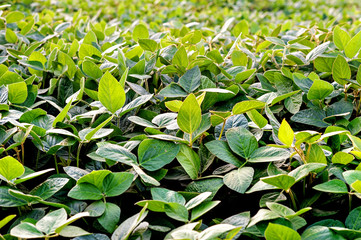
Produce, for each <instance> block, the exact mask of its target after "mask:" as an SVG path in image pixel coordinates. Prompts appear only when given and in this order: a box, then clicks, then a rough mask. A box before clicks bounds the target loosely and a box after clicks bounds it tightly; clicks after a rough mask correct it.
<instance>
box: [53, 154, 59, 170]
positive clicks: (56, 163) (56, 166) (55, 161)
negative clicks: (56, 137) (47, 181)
mask: <svg viewBox="0 0 361 240" xmlns="http://www.w3.org/2000/svg"><path fill="white" fill-rule="evenodd" d="M54 163H55V169H56V173H57V174H59V168H58V161H57V160H56V154H54Z"/></svg>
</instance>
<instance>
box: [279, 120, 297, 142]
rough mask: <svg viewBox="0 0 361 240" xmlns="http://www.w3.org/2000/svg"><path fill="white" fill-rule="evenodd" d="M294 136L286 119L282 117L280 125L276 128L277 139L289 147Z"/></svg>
mask: <svg viewBox="0 0 361 240" xmlns="http://www.w3.org/2000/svg"><path fill="white" fill-rule="evenodd" d="M294 138H295V133H294V132H293V130H292V128H291V126H290V125H289V124H288V122H287V121H286V119H283V121H282V123H281V126H280V128H279V129H278V139H279V140H280V141H281V142H282V143H283V144H284V145H286V146H288V147H291V146H292V145H293V140H294Z"/></svg>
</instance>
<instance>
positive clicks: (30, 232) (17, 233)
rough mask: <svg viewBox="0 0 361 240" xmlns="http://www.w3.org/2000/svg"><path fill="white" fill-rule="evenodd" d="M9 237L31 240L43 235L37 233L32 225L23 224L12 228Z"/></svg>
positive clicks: (39, 232)
mask: <svg viewBox="0 0 361 240" xmlns="http://www.w3.org/2000/svg"><path fill="white" fill-rule="evenodd" d="M10 235H11V236H14V237H18V238H25V239H32V238H42V237H44V236H45V235H44V234H43V233H42V232H41V231H39V230H38V229H37V228H36V227H35V225H34V224H31V223H28V222H24V223H20V224H19V225H17V226H15V227H13V228H12V229H11V230H10Z"/></svg>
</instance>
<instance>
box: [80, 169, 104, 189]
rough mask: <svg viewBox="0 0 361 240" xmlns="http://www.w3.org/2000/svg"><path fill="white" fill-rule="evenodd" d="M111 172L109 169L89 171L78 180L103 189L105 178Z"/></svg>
mask: <svg viewBox="0 0 361 240" xmlns="http://www.w3.org/2000/svg"><path fill="white" fill-rule="evenodd" d="M108 174H111V171H109V170H95V171H92V172H90V173H88V174H87V175H85V176H82V177H81V178H80V179H79V180H78V181H77V184H80V183H90V184H93V185H94V186H96V187H97V188H98V189H100V190H103V180H104V178H105V177H106V176H107V175H108Z"/></svg>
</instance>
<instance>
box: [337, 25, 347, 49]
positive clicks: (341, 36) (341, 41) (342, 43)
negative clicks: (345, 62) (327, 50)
mask: <svg viewBox="0 0 361 240" xmlns="http://www.w3.org/2000/svg"><path fill="white" fill-rule="evenodd" d="M350 40H351V37H350V35H349V34H348V33H347V32H346V31H344V30H342V29H341V28H340V27H339V26H336V27H335V29H334V30H333V42H334V44H335V45H336V47H337V48H338V49H340V50H341V51H342V50H344V49H345V47H346V45H347V43H348V42H349V41H350Z"/></svg>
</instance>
